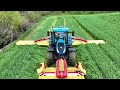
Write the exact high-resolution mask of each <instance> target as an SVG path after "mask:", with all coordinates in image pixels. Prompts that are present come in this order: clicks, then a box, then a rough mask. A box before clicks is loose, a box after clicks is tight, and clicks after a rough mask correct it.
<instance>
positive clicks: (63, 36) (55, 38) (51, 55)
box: [46, 26, 76, 67]
mask: <svg viewBox="0 0 120 90" xmlns="http://www.w3.org/2000/svg"><path fill="white" fill-rule="evenodd" d="M52 30H53V31H47V35H48V36H50V42H49V47H48V50H47V59H46V65H47V66H48V67H50V66H51V65H52V64H54V63H55V62H56V60H57V59H58V58H64V59H66V61H67V64H68V65H69V66H73V67H74V66H75V65H76V54H75V49H74V48H73V47H72V37H71V36H70V35H69V33H71V34H72V36H74V31H72V32H68V30H69V28H66V27H61V26H60V27H53V28H52Z"/></svg>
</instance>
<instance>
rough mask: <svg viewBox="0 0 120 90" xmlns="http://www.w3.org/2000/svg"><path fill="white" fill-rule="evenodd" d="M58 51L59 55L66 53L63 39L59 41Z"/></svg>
mask: <svg viewBox="0 0 120 90" xmlns="http://www.w3.org/2000/svg"><path fill="white" fill-rule="evenodd" d="M56 51H57V53H58V54H61V55H63V54H64V53H65V51H66V45H65V41H64V40H63V39H58V41H57V44H56Z"/></svg>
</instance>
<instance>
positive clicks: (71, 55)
mask: <svg viewBox="0 0 120 90" xmlns="http://www.w3.org/2000/svg"><path fill="white" fill-rule="evenodd" d="M68 65H69V66H72V67H74V66H75V65H76V54H75V52H69V58H68Z"/></svg>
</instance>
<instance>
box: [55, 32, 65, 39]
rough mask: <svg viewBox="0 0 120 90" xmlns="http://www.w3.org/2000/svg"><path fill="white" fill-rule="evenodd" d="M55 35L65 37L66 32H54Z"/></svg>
mask: <svg viewBox="0 0 120 90" xmlns="http://www.w3.org/2000/svg"><path fill="white" fill-rule="evenodd" d="M55 36H56V37H57V38H65V37H67V34H66V32H56V33H55Z"/></svg>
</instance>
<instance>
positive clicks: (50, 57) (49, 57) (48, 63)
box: [46, 52, 54, 67]
mask: <svg viewBox="0 0 120 90" xmlns="http://www.w3.org/2000/svg"><path fill="white" fill-rule="evenodd" d="M53 63H54V60H53V52H47V58H46V66H47V67H50V66H51V65H52V64H53Z"/></svg>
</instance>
